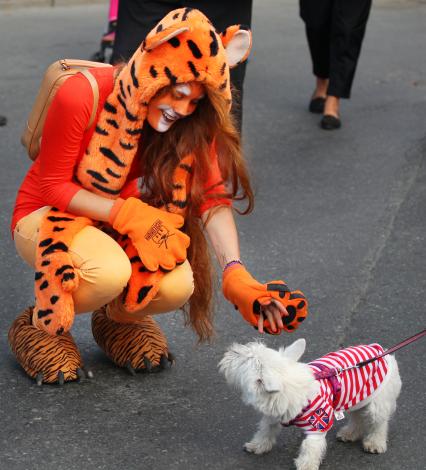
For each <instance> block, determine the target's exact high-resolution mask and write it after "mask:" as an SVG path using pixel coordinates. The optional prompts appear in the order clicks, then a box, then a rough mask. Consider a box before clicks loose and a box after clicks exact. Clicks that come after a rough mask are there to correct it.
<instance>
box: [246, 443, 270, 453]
mask: <svg viewBox="0 0 426 470" xmlns="http://www.w3.org/2000/svg"><path fill="white" fill-rule="evenodd" d="M273 445H274V443H273V442H271V441H267V440H264V441H251V442H246V443H245V444H244V446H243V449H244V450H245V451H246V452H250V453H251V454H257V455H260V454H266V453H267V452H269V451H270V450H271V449H272V447H273Z"/></svg>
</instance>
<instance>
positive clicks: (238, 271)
mask: <svg viewBox="0 0 426 470" xmlns="http://www.w3.org/2000/svg"><path fill="white" fill-rule="evenodd" d="M222 288H223V295H224V296H225V298H226V299H227V300H229V302H232V303H233V304H234V305H235V307H236V308H237V309H238V310H239V311H240V312H241V315H242V316H243V318H244V319H245V320H246V321H248V322H249V323H250V324H251V325H253V326H254V327H255V328H256V329H257V324H258V321H259V316H260V315H261V308H262V306H266V305H269V304H270V303H271V301H272V299H274V300H275V301H277V302H280V303H281V304H282V305H284V307H285V308H286V310H287V312H288V316H283V317H282V321H283V324H284V329H285V330H286V331H293V330H295V329H296V328H297V327H298V326H299V324H300V323H301V322H302V321H303V320H304V319H305V318H306V316H307V314H308V303H307V301H306V298H305V296H304V295H303V293H302V292H301V291H290V289H289V288H288V287H287V285H286V284H285V282H283V281H271V282H268V283H266V284H261V283H260V282H258V281H256V279H254V278H253V277H252V276H251V274H250V273H249V272H247V270H246V269H245V268H244V266H242V265H235V266H233V267H231V268H228V269H225V271H224V273H223V280H222ZM264 325H265V330H266V331H267V332H268V333H271V334H273V332H272V329H271V327H270V324H269V321H268V320H266V319H265V321H264ZM279 332H280V331H279V330H278V332H277V333H278V334H279ZM277 333H275V334H277Z"/></svg>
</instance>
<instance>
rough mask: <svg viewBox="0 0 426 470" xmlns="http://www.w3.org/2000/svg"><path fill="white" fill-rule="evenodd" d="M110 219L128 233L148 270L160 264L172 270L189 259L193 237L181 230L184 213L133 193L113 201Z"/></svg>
mask: <svg viewBox="0 0 426 470" xmlns="http://www.w3.org/2000/svg"><path fill="white" fill-rule="evenodd" d="M109 221H110V223H111V225H112V227H113V228H114V229H115V230H117V231H118V232H119V233H121V234H122V235H128V236H129V238H130V240H131V241H132V243H133V245H134V247H135V248H136V250H137V252H138V255H139V257H140V259H141V261H142V263H143V264H144V265H145V267H146V268H147V269H148V270H149V271H157V269H158V268H159V267H161V268H163V269H165V270H168V271H169V270H171V269H173V268H174V267H175V266H176V264H179V263H183V262H184V261H185V260H186V249H187V248H188V247H189V243H190V239H189V237H188V235H186V234H185V233H183V232H181V231H180V230H178V228H180V227H182V226H183V224H184V219H183V217H182V216H181V215H178V214H173V213H171V212H166V211H163V210H161V209H157V208H155V207H152V206H149V205H148V204H146V203H145V202H142V201H141V200H140V199H136V198H134V197H130V198H128V199H126V200H124V201H123V200H122V199H121V200H120V199H119V200H118V201H117V202H116V203H115V204H114V206H113V208H112V210H111V212H110V217H109Z"/></svg>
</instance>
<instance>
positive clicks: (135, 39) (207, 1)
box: [111, 0, 252, 128]
mask: <svg viewBox="0 0 426 470" xmlns="http://www.w3.org/2000/svg"><path fill="white" fill-rule="evenodd" d="M182 7H191V8H196V9H198V10H200V11H202V12H203V13H204V14H205V15H206V16H207V18H209V20H210V21H211V22H212V23H213V25H214V27H215V28H216V29H217V30H218V31H219V32H220V31H224V30H225V29H226V28H227V27H228V26H230V25H233V24H243V25H246V26H249V27H250V26H251V13H252V0H232V1H229V0H228V1H227V0H198V1H197V0H180V1H179V0H120V4H119V8H118V21H117V30H116V36H115V42H114V49H113V53H112V56H111V63H113V64H115V63H118V62H123V61H127V60H129V59H130V57H131V56H132V55H133V53H134V52H135V50H136V49H137V47H138V46H139V44H140V43H141V42H142V41H143V39H144V38H145V36H146V35H147V34H148V33H149V32H150V31H151V29H152V28H153V27H154V26H155V25H156V24H157V23H158V22H159V21H160V20H161V19H162V18H163V17H164V16H165V15H167V13H169V12H170V11H171V10H174V9H176V8H182ZM245 71H246V63H245V62H244V63H242V64H240V65H239V66H238V67H236V68H234V69H232V70H231V82H232V85H233V87H234V89H236V91H237V93H236V95H235V96H234V105H233V114H234V116H235V118H236V121H237V124H238V126H239V127H240V128H241V121H242V97H243V82H244V76H245Z"/></svg>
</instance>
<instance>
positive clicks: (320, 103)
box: [309, 96, 325, 114]
mask: <svg viewBox="0 0 426 470" xmlns="http://www.w3.org/2000/svg"><path fill="white" fill-rule="evenodd" d="M324 105H325V98H322V97H321V96H318V97H317V98H313V99H312V100H311V102H310V103H309V111H310V112H311V113H315V114H322V113H323V112H324Z"/></svg>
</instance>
